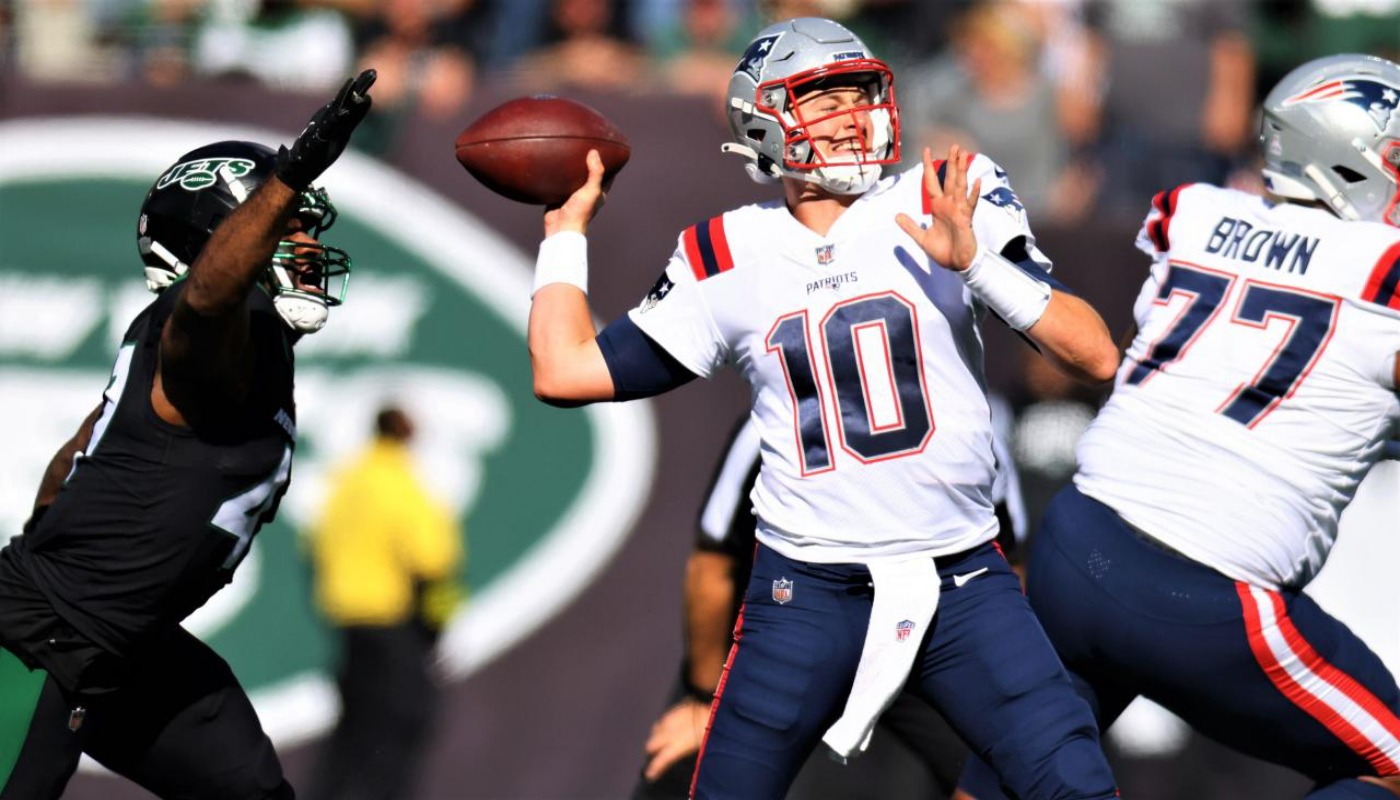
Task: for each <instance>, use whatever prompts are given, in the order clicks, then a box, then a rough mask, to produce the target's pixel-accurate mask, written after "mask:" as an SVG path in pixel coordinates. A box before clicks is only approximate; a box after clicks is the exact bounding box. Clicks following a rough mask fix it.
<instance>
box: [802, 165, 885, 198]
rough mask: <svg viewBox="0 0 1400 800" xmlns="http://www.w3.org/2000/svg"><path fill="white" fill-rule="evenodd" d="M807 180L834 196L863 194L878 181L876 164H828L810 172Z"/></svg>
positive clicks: (878, 168)
mask: <svg viewBox="0 0 1400 800" xmlns="http://www.w3.org/2000/svg"><path fill="white" fill-rule="evenodd" d="M807 180H810V181H811V182H813V183H815V184H818V185H819V186H821V187H822V188H823V189H826V190H827V191H829V192H835V193H836V194H864V193H865V191H866V190H867V189H869V188H870V187H871V186H874V185H875V182H876V181H878V180H880V167H879V165H877V164H828V165H827V166H825V167H818V168H816V169H814V170H812V172H811V174H810V176H808V177H807Z"/></svg>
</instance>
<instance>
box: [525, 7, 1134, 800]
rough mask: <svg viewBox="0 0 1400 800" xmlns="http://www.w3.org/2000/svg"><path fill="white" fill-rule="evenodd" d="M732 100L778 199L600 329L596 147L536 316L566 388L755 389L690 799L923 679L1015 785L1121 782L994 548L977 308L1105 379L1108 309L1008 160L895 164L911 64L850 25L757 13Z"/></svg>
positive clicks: (591, 397) (681, 263) (739, 129)
mask: <svg viewBox="0 0 1400 800" xmlns="http://www.w3.org/2000/svg"><path fill="white" fill-rule="evenodd" d="M728 112H729V116H730V128H731V132H732V133H733V140H732V141H731V142H730V143H728V144H727V145H725V150H726V151H728V152H731V153H735V154H737V155H739V156H741V157H743V158H744V159H745V161H746V167H747V168H748V170H749V172H750V174H751V175H752V176H753V177H754V178H755V179H756V180H759V181H761V182H768V183H776V184H781V187H782V190H783V196H782V198H781V199H779V200H775V201H774V202H771V203H765V204H760V205H755V206H749V207H745V208H741V209H738V210H736V211H732V212H729V213H727V214H724V215H722V216H719V217H715V218H713V219H710V220H708V221H705V222H702V223H700V224H698V225H696V226H693V227H691V228H689V229H687V230H686V231H685V232H684V233H682V234H681V236H680V240H679V246H678V247H677V250H676V253H675V254H674V255H673V256H672V258H671V261H670V263H669V265H668V266H667V267H666V270H665V273H664V275H663V276H662V277H661V279H660V280H659V281H658V282H657V283H656V285H655V287H654V288H653V289H652V291H651V292H650V294H649V295H648V296H647V298H646V299H645V300H644V301H643V303H642V304H641V306H640V307H638V308H637V309H635V310H633V311H632V312H631V313H630V314H629V315H627V316H624V317H623V318H621V319H619V320H617V321H616V322H614V323H612V324H611V325H609V326H608V327H607V328H606V329H605V330H604V331H603V332H602V333H601V334H599V333H597V332H596V331H595V330H594V328H593V323H592V318H591V314H590V311H589V307H588V303H587V298H586V296H585V293H584V290H585V287H586V283H585V274H586V261H585V251H584V247H585V240H584V237H583V232H584V231H585V229H586V226H587V223H588V221H589V219H590V218H591V217H592V215H593V213H594V212H595V211H596V210H597V207H598V204H599V202H600V200H601V194H602V187H601V182H602V175H603V170H602V164H601V161H600V160H599V159H598V158H597V154H596V153H590V154H589V159H588V163H589V173H590V179H589V183H588V184H587V185H586V186H584V187H583V188H582V189H580V190H579V191H578V192H577V193H575V194H574V195H573V197H571V198H570V199H569V200H568V202H566V203H565V204H564V205H563V206H562V207H561V208H559V209H556V210H552V211H548V212H546V214H545V220H544V221H545V233H546V238H545V241H544V242H543V244H542V245H541V248H540V259H539V262H538V265H537V277H536V289H535V294H534V298H533V303H532V308H531V313H530V323H529V345H530V355H531V359H532V365H533V368H534V377H535V392H536V394H537V395H538V396H539V397H540V398H541V399H543V400H545V401H547V402H555V403H559V404H577V403H580V402H591V401H606V400H625V399H630V398H634V397H644V396H649V395H653V394H657V393H659V392H662V391H666V390H668V389H671V388H674V387H676V386H679V385H681V384H683V383H685V382H686V381H688V380H690V379H692V378H694V377H696V376H702V377H708V376H709V375H711V374H712V373H713V372H714V371H715V370H717V369H718V368H719V367H721V366H723V365H730V366H733V367H734V368H735V369H737V370H738V371H739V373H740V374H741V375H742V376H743V377H744V378H745V379H746V380H747V381H748V382H749V384H750V386H751V387H752V390H753V407H752V411H751V414H750V416H751V419H752V420H753V423H754V424H755V426H756V427H757V429H758V433H759V437H760V439H761V446H760V450H761V458H762V467H761V470H760V475H759V479H758V483H757V488H756V489H755V490H754V492H753V501H754V506H755V508H756V511H757V515H758V518H759V523H758V531H757V538H758V541H759V546H758V548H757V555H756V558H755V563H754V568H753V573H752V574H753V577H752V579H751V581H750V583H749V586H748V590H747V592H746V594H745V605H744V610H743V612H742V615H741V618H740V620H741V621H740V623H739V625H738V626H737V627H736V632H735V640H736V641H735V645H734V647H733V649H732V650H731V652H730V655H729V659H728V661H727V663H726V665H725V668H724V670H725V671H724V675H725V677H724V678H723V679H722V680H721V683H720V688H719V690H718V691H717V692H716V696H715V701H714V704H713V706H712V717H711V724H710V727H709V730H708V732H707V735H706V739H705V744H704V747H703V749H702V751H701V754H700V759H699V765H698V767H697V770H696V774H695V782H694V784H693V789H692V791H693V793H694V796H696V797H705V798H726V799H728V798H745V797H753V798H770V797H781V796H782V795H783V794H784V793H785V791H786V790H787V787H788V785H789V784H790V783H791V781H792V778H793V776H794V775H795V774H796V771H797V769H798V767H800V765H801V764H802V762H803V761H804V760H805V759H806V757H807V755H808V754H809V753H810V752H811V751H812V750H813V749H815V748H816V747H817V746H818V744H819V742H821V743H825V745H826V746H828V747H830V748H831V750H832V751H833V752H834V753H835V754H836V755H837V756H838V757H840V758H846V757H849V756H852V755H855V754H858V753H859V752H861V751H862V750H863V749H864V746H865V743H866V742H868V740H869V735H870V731H871V729H872V728H873V727H874V724H875V721H876V719H877V718H878V716H879V714H880V713H881V712H882V711H883V710H884V708H885V707H886V706H887V705H888V704H889V702H890V701H891V700H892V699H893V698H894V696H895V695H896V694H897V693H898V691H899V690H900V689H901V688H902V687H903V686H904V685H905V683H906V679H908V680H907V682H908V685H909V686H910V687H911V688H913V689H914V690H915V691H918V692H920V693H921V694H922V695H924V696H925V697H926V698H927V699H929V700H930V701H931V702H933V703H934V705H935V706H937V707H938V708H939V709H940V710H941V711H942V712H943V713H944V715H945V717H946V718H947V719H948V720H949V722H950V723H951V724H952V725H953V727H954V728H955V729H957V730H958V732H959V733H960V734H961V735H962V736H963V738H964V739H965V740H966V741H967V742H969V744H970V745H971V746H972V748H973V749H974V750H975V751H976V752H978V753H981V754H982V755H984V756H985V757H987V758H988V759H989V760H990V761H991V762H992V763H993V764H994V765H995V767H996V768H997V769H998V771H999V772H1000V774H1001V780H1002V781H1003V782H1005V784H1006V785H1007V786H1010V787H1013V790H1014V791H1016V792H1017V794H1018V795H1020V796H1022V797H1037V798H1039V797H1044V798H1052V797H1053V798H1101V797H1102V798H1107V797H1113V796H1114V795H1115V791H1116V790H1115V788H1114V782H1113V777H1112V774H1111V772H1110V771H1109V769H1108V765H1107V763H1106V761H1105V760H1104V757H1103V753H1102V751H1101V749H1100V748H1099V744H1098V732H1097V730H1096V729H1095V728H1094V725H1093V719H1092V713H1091V712H1090V710H1089V707H1088V705H1087V704H1085V703H1084V702H1083V701H1082V700H1080V699H1079V698H1078V697H1077V696H1076V695H1075V693H1074V691H1073V689H1072V688H1071V687H1070V684H1069V681H1068V676H1067V675H1066V673H1065V672H1064V668H1063V666H1062V665H1061V664H1060V663H1059V662H1058V661H1057V660H1056V659H1055V657H1054V653H1053V651H1052V650H1051V648H1050V647H1049V645H1048V643H1047V642H1046V641H1045V638H1044V634H1043V632H1042V631H1041V630H1040V628H1039V626H1038V625H1037V623H1036V622H1035V619H1034V616H1033V615H1032V614H1031V613H1030V609H1029V606H1028V604H1027V603H1026V602H1025V600H1024V597H1023V596H1022V595H1021V592H1020V587H1019V584H1018V582H1017V579H1016V577H1015V575H1014V573H1012V572H1011V571H1010V569H1009V567H1008V566H1007V564H1006V561H1005V559H1004V558H1002V556H1001V555H1000V553H998V552H997V550H996V549H995V546H994V544H993V540H994V539H995V537H996V533H997V525H996V522H995V518H994V515H993V504H992V499H991V487H992V481H993V477H994V474H995V471H996V463H995V459H994V457H993V455H992V427H991V419H990V410H989V407H988V403H987V400H986V396H985V389H984V379H983V371H982V346H981V338H980V335H979V332H978V328H977V324H978V322H979V319H980V317H981V316H983V313H984V310H990V311H991V312H993V313H995V314H997V315H998V316H999V317H1001V318H1002V319H1003V320H1004V321H1005V322H1006V323H1007V324H1008V325H1010V326H1011V327H1013V328H1015V329H1017V330H1019V331H1023V332H1024V334H1025V335H1026V337H1027V338H1028V339H1030V340H1031V341H1032V342H1034V343H1035V344H1036V345H1037V346H1038V347H1039V348H1040V349H1041V350H1042V352H1044V353H1045V355H1046V356H1047V357H1048V358H1050V359H1051V360H1052V361H1053V362H1054V363H1056V364H1057V365H1059V366H1061V367H1062V368H1063V369H1065V370H1066V371H1067V372H1068V373H1070V374H1072V375H1075V376H1077V377H1081V378H1083V379H1086V380H1091V381H1104V380H1107V379H1108V378H1110V377H1111V375H1112V374H1113V371H1114V369H1115V367H1116V365H1117V351H1116V349H1115V348H1114V346H1113V343H1112V340H1111V339H1110V338H1109V336H1108V332H1107V330H1106V329H1105V327H1104V324H1103V321H1102V320H1101V319H1100V318H1099V317H1098V315H1097V314H1096V313H1095V312H1094V310H1093V309H1092V308H1090V307H1089V305H1088V304H1086V303H1085V302H1083V301H1082V300H1080V299H1079V298H1077V297H1075V296H1073V295H1072V294H1069V293H1067V292H1064V291H1061V290H1059V289H1057V288H1055V287H1056V286H1057V285H1058V284H1056V283H1055V282H1054V281H1052V280H1051V279H1050V278H1049V275H1048V269H1049V266H1050V265H1049V262H1048V260H1047V259H1045V257H1044V256H1042V255H1041V254H1040V253H1039V251H1038V250H1037V249H1036V247H1035V240H1034V237H1033V236H1032V234H1031V232H1030V229H1029V228H1028V227H1027V225H1026V220H1025V214H1024V211H1023V210H1022V208H1021V206H1020V203H1019V201H1018V200H1017V199H1016V196H1015V193H1014V192H1013V191H1012V189H1011V186H1010V184H1009V182H1008V180H1007V176H1006V175H1005V173H1003V172H1002V171H1001V170H1000V169H998V168H997V166H996V165H995V164H994V163H992V162H991V161H990V160H989V159H986V158H982V157H972V156H969V155H968V154H966V153H963V152H962V151H960V150H959V149H958V148H956V147H954V148H952V149H951V150H950V152H949V154H948V159H947V161H946V162H940V163H935V162H934V161H933V160H932V156H931V154H928V153H925V154H924V160H923V164H922V165H921V166H920V167H918V168H915V169H914V170H912V171H910V172H908V173H906V174H904V175H901V176H896V177H890V178H886V179H884V180H881V179H880V172H881V165H883V164H889V163H894V162H896V161H898V141H899V125H898V109H897V107H896V106H895V102H894V88H893V75H892V74H891V72H890V70H889V68H888V67H887V66H886V65H885V64H884V63H883V62H881V61H879V60H877V59H875V58H873V57H872V56H871V55H870V54H869V52H868V51H867V49H866V48H865V45H864V44H863V43H861V41H860V40H859V39H858V38H856V37H855V36H854V35H852V34H851V33H850V32H849V31H847V30H846V29H845V28H843V27H841V26H840V25H837V24H836V23H833V22H830V21H828V20H824V19H815V18H804V19H795V20H789V21H787V22H783V23H779V24H776V25H773V26H770V27H769V28H766V29H765V30H763V31H762V32H760V33H759V34H758V36H757V37H756V38H755V39H754V40H753V42H752V43H751V44H750V46H749V48H748V50H747V51H746V52H745V54H744V56H743V58H741V59H740V61H739V64H738V67H737V68H736V69H735V71H734V74H733V77H732V78H731V81H730V86H729V98H728ZM872 586H873V589H872ZM935 613H937V615H938V616H937V619H938V625H937V627H936V629H934V628H933V626H932V625H931V622H932V619H933V615H934V614H935ZM989 676H995V677H994V678H993V679H989ZM843 709H844V713H843ZM1027 718H1037V719H1041V720H1043V721H1042V722H1041V723H1039V724H1035V725H1027V724H1026V719H1027Z"/></svg>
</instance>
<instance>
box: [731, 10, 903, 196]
mask: <svg viewBox="0 0 1400 800" xmlns="http://www.w3.org/2000/svg"><path fill="white" fill-rule="evenodd" d="M834 87H843V88H844V87H855V88H858V89H860V90H861V91H863V92H864V93H865V97H866V104H865V105H861V106H858V107H856V108H849V109H842V110H840V111H837V112H835V113H834V114H828V115H824V116H810V117H804V115H803V113H802V110H801V109H799V108H798V101H799V100H800V99H801V97H802V96H803V95H805V94H807V93H809V92H812V91H820V90H823V89H829V88H834ZM726 104H727V107H726V109H725V111H726V113H727V115H728V117H729V129H730V132H731V133H732V134H733V137H734V141H733V142H731V143H726V144H725V145H724V146H723V147H722V149H723V151H724V152H726V153H735V154H738V155H741V156H743V157H745V158H746V159H748V164H746V165H745V166H746V168H747V170H748V173H749V177H751V178H753V179H754V180H755V181H758V182H760V183H768V182H772V181H774V180H776V179H778V178H781V177H784V176H786V177H790V178H796V179H798V180H805V181H810V182H812V183H816V184H818V185H820V186H821V187H822V188H824V189H826V190H827V191H830V192H834V193H836V194H860V193H862V192H864V191H865V190H867V189H869V188H870V187H871V186H873V185H874V184H875V182H876V181H877V180H879V179H880V168H881V165H882V164H893V163H896V162H898V161H899V110H898V109H897V108H896V107H895V100H894V74H893V73H892V72H891V71H890V68H889V67H888V66H886V64H885V63H884V62H883V61H880V60H879V59H876V58H873V57H872V56H871V55H870V51H869V50H868V49H867V48H866V46H865V44H864V43H863V42H861V40H860V39H858V38H857V37H856V35H855V34H853V33H851V32H850V31H848V30H846V29H845V28H844V27H842V26H840V25H838V24H836V23H835V22H832V21H831V20H827V19H821V18H817V17H802V18H798V19H790V20H787V21H786V22H780V23H777V24H775V25H770V26H768V27H767V28H764V29H763V30H762V31H761V32H759V34H758V35H757V36H756V37H754V39H753V41H752V42H750V43H749V46H748V49H747V50H745V51H744V55H743V57H742V58H740V59H739V65H738V66H737V67H736V68H735V69H734V75H733V76H732V77H731V78H730V79H729V93H728V97H727V99H726ZM862 115H866V116H868V119H869V125H868V127H866V126H862V125H859V124H858V125H857V126H856V127H857V130H858V131H859V133H858V136H859V142H858V147H857V148H856V149H853V150H850V151H840V152H839V153H832V154H829V155H827V156H825V157H824V156H823V155H822V154H821V153H820V152H819V151H818V149H817V148H816V147H814V146H813V144H812V136H811V133H810V127H811V126H812V125H813V124H815V123H819V122H824V121H827V120H830V119H832V118H833V117H837V116H848V117H851V118H852V119H854V120H856V121H857V122H858V123H859V121H860V119H861V117H862Z"/></svg>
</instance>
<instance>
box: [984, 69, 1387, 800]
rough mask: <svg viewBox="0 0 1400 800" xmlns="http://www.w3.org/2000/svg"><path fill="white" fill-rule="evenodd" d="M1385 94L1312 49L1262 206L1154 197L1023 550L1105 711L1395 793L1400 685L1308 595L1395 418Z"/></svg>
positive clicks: (1336, 785) (1323, 780)
mask: <svg viewBox="0 0 1400 800" xmlns="http://www.w3.org/2000/svg"><path fill="white" fill-rule="evenodd" d="M1397 102H1400V66H1397V65H1395V64H1393V63H1391V62H1388V61H1384V60H1382V59H1378V58H1371V57H1367V56H1334V57H1330V58H1326V59H1320V60H1318V61H1314V62H1311V63H1308V64H1305V65H1304V66H1302V67H1300V68H1298V69H1296V70H1295V71H1293V72H1292V73H1290V74H1289V75H1288V76H1287V77H1285V78H1284V79H1283V80H1282V81H1281V82H1280V84H1279V85H1278V86H1277V87H1276V88H1275V89H1274V90H1273V91H1272V92H1271V93H1270V94H1269V96H1268V98H1267V99H1266V100H1265V104H1264V125H1263V134H1262V141H1263V145H1264V149H1265V164H1266V166H1265V171H1264V175H1265V178H1266V182H1267V184H1268V186H1269V189H1270V191H1271V192H1272V193H1273V195H1274V197H1273V198H1270V199H1265V198H1261V197H1256V196H1252V195H1248V194H1245V193H1242V192H1238V191H1234V190H1230V189H1220V188H1217V187H1214V186H1207V185H1187V186H1183V187H1181V188H1178V189H1176V190H1174V191H1170V192H1163V193H1162V194H1159V195H1158V196H1157V197H1156V198H1155V199H1154V200H1153V204H1152V210H1151V212H1150V213H1149V214H1148V216H1147V220H1146V222H1145V224H1144V226H1143V229H1142V232H1141V234H1140V235H1139V237H1138V246H1139V248H1141V249H1142V250H1143V251H1144V252H1146V253H1147V254H1148V255H1149V256H1151V257H1152V267H1151V274H1150V276H1149V278H1148V280H1147V283H1146V285H1145V286H1144V287H1143V290H1142V294H1141V295H1140V296H1139V298H1138V301H1137V305H1136V308H1135V312H1136V318H1137V322H1138V329H1139V330H1138V334H1137V337H1136V338H1135V339H1134V341H1133V343H1132V345H1131V347H1130V348H1129V349H1128V351H1127V358H1126V359H1125V360H1124V362H1123V365H1122V367H1121V368H1120V370H1119V373H1118V382H1117V386H1116V388H1115V390H1114V393H1113V396H1112V397H1111V398H1110V399H1109V401H1108V404H1107V405H1106V406H1105V407H1104V409H1103V410H1102V411H1101V412H1100V414H1099V416H1098V418H1097V419H1096V420H1095V421H1094V423H1093V425H1092V426H1091V427H1090V428H1089V430H1088V431H1087V432H1086V433H1085V434H1084V436H1083V438H1082V439H1081V440H1080V443H1079V448H1078V458H1079V472H1078V473H1077V475H1076V476H1075V480H1074V486H1073V487H1071V488H1068V489H1066V490H1064V491H1063V492H1061V494H1060V495H1059V496H1057V497H1056V499H1055V501H1054V502H1053V503H1052V504H1051V506H1050V509H1049V510H1048V512H1047V514H1046V519H1045V522H1044V523H1043V524H1042V526H1041V528H1040V529H1039V533H1038V534H1037V537H1036V539H1035V540H1034V541H1033V543H1032V552H1031V558H1030V577H1029V592H1030V598H1031V604H1032V606H1033V607H1034V608H1035V609H1036V612H1037V613H1038V614H1039V616H1040V617H1041V619H1042V621H1043V622H1044V625H1045V628H1046V630H1047V632H1048V633H1049V634H1050V636H1051V640H1052V641H1053V642H1054V643H1055V645H1056V648H1057V649H1058V650H1059V652H1060V654H1061V656H1062V657H1063V659H1064V661H1065V663H1066V665H1067V666H1068V667H1069V668H1070V670H1071V671H1072V672H1074V673H1075V674H1076V675H1077V676H1079V677H1081V678H1083V679H1084V681H1085V683H1086V691H1087V694H1088V695H1089V696H1090V700H1091V702H1093V703H1094V704H1095V707H1096V709H1097V711H1098V715H1099V721H1100V724H1101V725H1104V726H1106V725H1108V724H1110V723H1111V722H1112V721H1113V719H1114V718H1115V717H1117V715H1118V714H1119V713H1120V712H1121V711H1122V710H1123V708H1124V707H1125V706H1126V705H1127V704H1128V702H1129V701H1131V700H1132V699H1133V698H1134V697H1135V696H1137V695H1139V694H1142V695H1146V696H1148V697H1151V698H1152V699H1153V700H1155V701H1157V702H1159V703H1161V704H1163V705H1165V706H1166V707H1168V708H1170V709H1172V710H1173V711H1175V712H1177V713H1178V714H1180V715H1181V716H1183V717H1184V718H1185V719H1186V720H1187V721H1189V722H1191V723H1192V724H1193V725H1195V726H1196V727H1197V728H1199V729H1200V730H1201V731H1202V732H1203V733H1205V734H1207V735H1209V736H1212V737H1214V738H1216V739H1218V740H1220V741H1222V742H1224V743H1226V744H1228V745H1230V746H1232V747H1235V748H1237V749H1239V750H1242V751H1244V752H1246V753H1249V754H1251V755H1254V756H1257V757H1260V758H1265V759H1268V760H1270V761H1274V762H1276V763H1279V764H1283V765H1285V766H1289V767H1292V768H1294V769H1298V770H1300V771H1302V772H1304V773H1305V774H1307V775H1308V776H1310V777H1312V778H1314V779H1315V780H1316V781H1317V788H1316V789H1315V790H1314V791H1313V792H1312V793H1311V794H1309V795H1308V797H1309V798H1314V800H1320V799H1321V798H1367V797H1370V798H1377V800H1381V799H1382V798H1392V800H1393V797H1394V796H1395V794H1400V777H1397V776H1400V718H1397V715H1396V712H1397V710H1400V690H1397V688H1396V683H1395V680H1394V678H1392V676H1391V675H1390V674H1389V673H1388V672H1387V671H1386V669H1385V667H1384V665H1383V664H1382V663H1381V661H1380V659H1379V658H1377V657H1376V656H1375V655H1374V654H1373V653H1372V652H1371V651H1370V650H1369V649H1368V648H1367V647H1366V645H1365V644H1363V643H1362V642H1361V641H1360V640H1359V639H1358V638H1356V636H1355V635H1354V634H1352V633H1351V631H1349V630H1348V629H1347V628H1346V627H1345V626H1344V625H1343V624H1342V623H1341V622H1339V621H1337V620H1336V619H1334V618H1333V617H1331V616H1330V615H1328V614H1327V613H1326V612H1324V611H1323V610H1322V609H1321V608H1320V607H1318V606H1317V605H1316V603H1314V602H1313V601H1312V599H1311V598H1310V597H1309V596H1308V595H1306V594H1303V593H1302V591H1301V590H1302V588H1303V587H1304V586H1305V585H1306V584H1307V583H1308V581H1309V580H1311V579H1312V578H1313V576H1314V575H1316V574H1317V571H1318V570H1319V569H1320V568H1321V567H1322V564H1323V562H1324V561H1325V560H1326V558H1327V553H1328V551H1329V550H1330V549H1331V546H1332V543H1333V541H1334V539H1335V537H1336V533H1337V521H1338V517H1339V516H1340V514H1341V512H1342V509H1343V508H1345V507H1346V505H1347V503H1349V502H1350V501H1351V499H1352V497H1353V495H1354V494H1355V492H1356V487H1357V485H1358V484H1359V483H1360V482H1361V479H1362V478H1363V477H1365V475H1366V473H1367V471H1368V470H1369V469H1370V467H1371V465H1372V464H1374V463H1375V462H1376V461H1377V459H1379V458H1380V457H1381V456H1382V451H1383V448H1384V445H1385V442H1386V440H1387V439H1388V438H1390V437H1392V436H1394V435H1395V434H1396V430H1397V425H1398V424H1400V399H1397V395H1396V388H1397V385H1400V364H1397V352H1400V229H1397V226H1400V112H1397ZM979 772H980V771H979V769H978V768H977V767H976V766H974V767H971V768H970V769H969V772H968V773H967V774H965V776H964V781H963V786H964V788H965V789H968V790H969V791H970V794H972V795H973V796H975V797H976V798H978V800H987V798H990V797H995V796H999V795H998V792H996V790H995V789H994V788H992V787H989V785H988V784H989V783H992V782H991V781H989V780H988V779H987V778H986V777H985V776H984V775H980V774H979Z"/></svg>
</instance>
